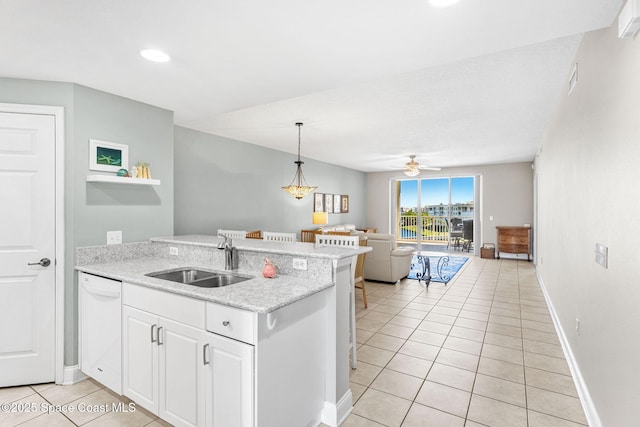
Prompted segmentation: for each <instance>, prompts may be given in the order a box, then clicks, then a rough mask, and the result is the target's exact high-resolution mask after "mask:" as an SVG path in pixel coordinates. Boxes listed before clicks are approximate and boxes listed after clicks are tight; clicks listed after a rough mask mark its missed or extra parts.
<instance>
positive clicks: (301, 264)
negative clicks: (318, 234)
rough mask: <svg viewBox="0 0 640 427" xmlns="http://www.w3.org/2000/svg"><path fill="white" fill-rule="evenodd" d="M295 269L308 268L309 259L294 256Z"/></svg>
mask: <svg viewBox="0 0 640 427" xmlns="http://www.w3.org/2000/svg"><path fill="white" fill-rule="evenodd" d="M293 269H294V270H306V269H307V259H306V258H294V259H293Z"/></svg>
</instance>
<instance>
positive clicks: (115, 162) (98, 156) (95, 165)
mask: <svg viewBox="0 0 640 427" xmlns="http://www.w3.org/2000/svg"><path fill="white" fill-rule="evenodd" d="M128 167H129V146H128V145H124V144H116V143H115V142H107V141H99V140H97V139H90V140H89V170H92V171H104V172H118V170H120V169H128Z"/></svg>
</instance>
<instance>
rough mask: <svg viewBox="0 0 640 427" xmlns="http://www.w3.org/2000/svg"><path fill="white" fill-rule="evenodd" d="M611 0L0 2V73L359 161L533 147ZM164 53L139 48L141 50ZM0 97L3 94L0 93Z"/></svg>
mask: <svg viewBox="0 0 640 427" xmlns="http://www.w3.org/2000/svg"><path fill="white" fill-rule="evenodd" d="M621 6H622V0H563V1H557V0H526V1H525V0H522V1H513V0H483V1H478V0H461V1H460V2H459V3H458V4H457V5H455V6H453V7H451V8H446V9H435V8H432V7H430V6H429V4H428V1H427V0H405V1H402V2H397V1H396V2H392V1H388V0H325V1H322V2H312V1H304V0H269V1H264V0H262V1H259V0H244V1H231V0H226V1H223V0H192V1H182V2H178V1H173V0H137V1H130V0H129V1H125V0H66V1H65V0H60V1H55V2H53V1H48V2H44V1H41V0H0V35H1V37H0V76H4V77H17V78H29V79H41V80H54V81H67V82H75V83H79V84H83V85H86V86H89V87H93V88H96V89H100V90H104V91H107V92H111V93H114V94H118V95H121V96H125V97H128V98H131V99H135V100H138V101H142V102H146V103H149V104H152V105H157V106H159V107H163V108H166V109H169V110H172V111H174V112H175V122H176V124H178V125H181V126H185V127H190V128H194V129H200V130H202V131H205V132H210V133H213V134H218V135H223V136H227V137H230V138H234V139H237V140H241V141H246V142H249V143H253V144H258V145H264V146H268V147H271V148H275V149H278V150H282V151H287V152H295V150H296V148H297V128H296V127H295V125H294V123H295V122H297V121H302V122H304V123H305V125H304V126H303V128H302V154H303V156H305V157H310V158H314V159H317V160H321V161H326V162H330V163H334V164H340V165H343V166H347V167H351V168H354V169H359V170H363V171H381V170H390V169H393V168H396V169H399V168H401V167H402V165H403V164H404V162H406V161H407V156H408V155H409V154H417V155H418V157H417V160H418V161H419V162H421V163H422V164H425V165H430V166H442V167H447V166H460V165H468V164H485V163H502V162H511V161H528V160H532V159H533V156H534V153H535V150H536V148H537V146H538V144H539V141H540V138H541V136H542V134H543V132H544V130H545V128H546V124H547V122H548V119H549V117H550V114H551V112H552V111H553V108H554V105H555V104H556V101H557V99H558V97H559V96H566V84H567V78H568V74H569V72H570V69H571V61H572V58H573V57H574V55H575V51H576V48H577V46H578V44H579V42H580V39H581V34H583V33H584V32H586V31H591V30H595V29H600V28H604V27H608V26H610V25H611V24H612V23H613V22H614V19H615V18H616V16H617V13H618V11H619V10H620V7H621ZM148 47H154V48H160V49H163V50H164V51H166V52H167V53H169V55H171V57H172V61H171V62H169V63H166V64H155V63H150V62H147V61H146V60H144V59H142V58H141V57H140V56H139V50H140V49H141V48H148ZM0 98H1V94H0Z"/></svg>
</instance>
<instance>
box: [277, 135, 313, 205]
mask: <svg viewBox="0 0 640 427" xmlns="http://www.w3.org/2000/svg"><path fill="white" fill-rule="evenodd" d="M296 126H298V160H296V161H295V162H293V163H295V164H296V165H297V167H296V174H295V175H294V176H293V181H291V184H289V185H287V186H286V187H282V189H283V190H284V191H286V192H287V193H289V194H291V195H292V196H293V197H295V198H296V199H298V200H299V199H302V198H303V197H304V196H306V195H307V194H309V193H311V192H312V191H313V190H315V189H316V188H318V187H311V186H310V185H309V184H307V180H306V179H304V175H303V174H302V165H303V164H304V162H303V161H301V160H300V127H302V123H296Z"/></svg>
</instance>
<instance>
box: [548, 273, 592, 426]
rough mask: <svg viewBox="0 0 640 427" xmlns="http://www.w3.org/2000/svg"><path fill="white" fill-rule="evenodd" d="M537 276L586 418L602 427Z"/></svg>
mask: <svg viewBox="0 0 640 427" xmlns="http://www.w3.org/2000/svg"><path fill="white" fill-rule="evenodd" d="M536 276H537V277H538V283H540V288H541V289H542V293H543V295H544V299H545V301H546V302H547V306H548V308H549V313H550V314H551V319H552V320H553V324H554V326H555V328H556V331H557V333H558V337H559V338H560V344H561V345H562V350H563V351H564V356H565V358H566V359H567V363H568V364H569V370H570V371H571V375H572V376H573V381H574V383H575V385H576V390H577V391H578V396H579V397H580V402H582V407H583V409H584V413H585V416H586V417H587V422H588V423H589V426H590V427H602V422H601V421H600V416H599V415H598V411H597V410H596V407H595V405H594V404H593V400H592V399H591V394H590V393H589V389H588V388H587V384H586V383H585V381H584V378H583V377H582V372H580V366H578V362H577V361H576V358H575V357H574V355H573V352H572V351H571V347H570V346H569V340H567V336H566V335H565V333H564V330H563V329H562V325H560V320H559V319H558V315H557V313H556V310H555V308H554V307H553V303H552V302H551V298H550V297H549V293H548V292H547V288H546V287H545V286H544V281H543V280H542V277H541V276H540V272H539V271H538V270H536Z"/></svg>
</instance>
